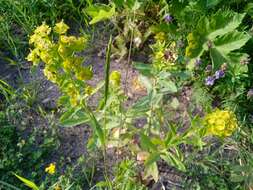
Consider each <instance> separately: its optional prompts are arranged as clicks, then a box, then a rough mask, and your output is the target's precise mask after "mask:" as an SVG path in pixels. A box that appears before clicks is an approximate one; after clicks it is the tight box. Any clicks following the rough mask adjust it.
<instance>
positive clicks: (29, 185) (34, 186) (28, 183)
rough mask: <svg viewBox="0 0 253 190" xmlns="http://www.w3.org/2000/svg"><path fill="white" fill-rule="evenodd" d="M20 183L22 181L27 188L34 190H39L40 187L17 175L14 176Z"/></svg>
mask: <svg viewBox="0 0 253 190" xmlns="http://www.w3.org/2000/svg"><path fill="white" fill-rule="evenodd" d="M14 175H15V176H16V177H17V178H18V179H19V180H20V181H22V182H23V183H24V184H25V185H26V186H27V187H30V188H31V189H33V190H39V187H38V186H37V185H35V183H33V182H32V181H30V180H28V179H25V178H23V177H21V176H19V175H17V174H14Z"/></svg>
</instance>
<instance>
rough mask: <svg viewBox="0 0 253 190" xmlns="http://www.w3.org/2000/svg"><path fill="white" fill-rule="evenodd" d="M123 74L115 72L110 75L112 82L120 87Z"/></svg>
mask: <svg viewBox="0 0 253 190" xmlns="http://www.w3.org/2000/svg"><path fill="white" fill-rule="evenodd" d="M120 81H121V74H120V72H119V71H113V72H112V73H111V74H110V82H111V83H112V84H113V85H115V86H120Z"/></svg>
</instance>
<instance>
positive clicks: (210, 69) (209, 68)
mask: <svg viewBox="0 0 253 190" xmlns="http://www.w3.org/2000/svg"><path fill="white" fill-rule="evenodd" d="M205 71H206V72H207V73H210V72H211V71H212V65H207V66H206V69H205Z"/></svg>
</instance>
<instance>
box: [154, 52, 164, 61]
mask: <svg viewBox="0 0 253 190" xmlns="http://www.w3.org/2000/svg"><path fill="white" fill-rule="evenodd" d="M163 58H164V53H163V52H162V51H158V52H156V53H155V59H163Z"/></svg>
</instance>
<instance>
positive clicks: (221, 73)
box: [214, 70, 225, 79]
mask: <svg viewBox="0 0 253 190" xmlns="http://www.w3.org/2000/svg"><path fill="white" fill-rule="evenodd" d="M214 76H215V78H216V79H220V78H223V77H224V76H225V72H224V71H223V70H218V71H216V72H215V74H214Z"/></svg>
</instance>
